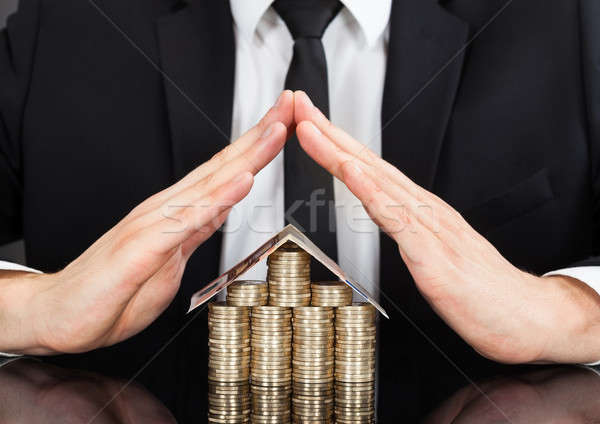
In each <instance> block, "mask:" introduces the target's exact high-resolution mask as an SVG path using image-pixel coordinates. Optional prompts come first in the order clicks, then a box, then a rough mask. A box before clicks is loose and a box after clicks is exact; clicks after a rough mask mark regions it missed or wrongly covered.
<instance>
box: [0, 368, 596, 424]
mask: <svg viewBox="0 0 600 424" xmlns="http://www.w3.org/2000/svg"><path fill="white" fill-rule="evenodd" d="M514 371H517V370H514ZM443 378H444V376H442V375H440V379H443ZM198 384H199V385H202V384H205V383H204V382H198ZM407 385H408V383H407ZM432 386H435V383H432ZM440 386H443V385H440ZM168 389H170V390H173V391H177V390H180V388H177V387H170V388H168ZM433 390H435V387H433ZM419 396H420V394H419V393H418V392H415V393H410V394H409V395H406V394H400V393H399V394H398V399H397V403H396V404H389V405H380V413H383V414H385V412H386V410H387V409H389V408H400V409H406V410H408V409H413V412H412V413H408V414H407V419H406V421H403V422H422V423H432V424H433V423H436V424H438V423H473V424H475V423H476V424H486V423H489V424H492V423H494V424H496V423H514V424H517V423H518V424H521V423H523V424H525V423H527V424H532V423H550V422H560V423H562V424H565V423H592V422H599V421H600V377H598V376H597V375H596V374H595V373H594V372H593V371H591V370H589V369H584V368H579V367H537V368H533V369H520V370H518V371H517V372H510V373H506V374H503V373H501V374H499V375H497V376H496V377H494V378H489V379H485V380H484V381H478V382H476V385H473V384H465V385H464V386H463V387H462V388H460V389H458V390H457V391H455V392H454V393H452V394H450V396H448V397H446V398H444V399H443V400H441V401H439V402H437V403H436V404H435V405H432V406H431V407H424V408H423V409H421V408H420V407H419V404H421V405H425V404H428V402H427V399H420V398H419ZM167 402H168V401H167ZM197 402H198V410H202V409H203V408H202V406H201V404H203V403H205V401H204V399H198V400H197ZM184 409H187V408H184ZM0 422H2V423H19V424H29V423H74V424H75V423H82V424H87V423H90V422H92V423H97V424H101V423H102V424H104V423H144V424H153V423H156V424H158V423H161V424H162V423H164V424H166V423H176V422H179V423H192V422H194V423H202V422H206V418H205V416H204V414H201V415H200V416H198V417H197V419H194V418H193V417H190V416H188V417H179V416H178V405H176V404H175V405H171V406H170V408H169V407H167V405H166V404H165V402H163V401H162V400H161V398H160V396H159V395H157V394H156V393H152V392H151V391H150V390H148V389H147V388H145V387H144V386H143V385H142V384H140V383H139V382H136V381H133V382H132V383H130V384H128V385H127V381H126V380H122V379H118V378H113V377H107V376H103V375H99V374H96V373H91V372H86V371H77V370H71V369H65V368H61V367H57V366H54V365H51V364H48V363H45V362H39V361H35V360H28V359H23V360H18V361H15V362H12V363H10V364H8V365H5V366H4V367H2V368H1V369H0ZM379 422H387V421H385V420H382V419H380V420H379Z"/></svg>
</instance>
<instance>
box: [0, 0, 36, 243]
mask: <svg viewBox="0 0 600 424" xmlns="http://www.w3.org/2000/svg"><path fill="white" fill-rule="evenodd" d="M38 11H39V2H38V0H21V2H20V5H19V10H18V12H17V13H15V14H14V15H12V16H10V17H9V19H8V21H7V25H6V28H4V29H2V30H1V32H0V245H1V244H5V243H7V242H10V241H12V240H16V239H18V238H20V237H21V236H22V200H23V181H22V161H21V128H22V121H23V113H24V109H25V104H26V102H27V93H28V87H29V83H30V79H31V70H32V67H33V66H32V65H33V57H34V54H35V45H36V41H37V32H38V15H39V13H38Z"/></svg>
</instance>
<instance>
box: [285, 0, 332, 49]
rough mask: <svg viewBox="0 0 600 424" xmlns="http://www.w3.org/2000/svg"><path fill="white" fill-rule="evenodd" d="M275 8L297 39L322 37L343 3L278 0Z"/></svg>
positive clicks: (318, 0)
mask: <svg viewBox="0 0 600 424" xmlns="http://www.w3.org/2000/svg"><path fill="white" fill-rule="evenodd" d="M273 8H274V9H275V11H276V12H277V13H278V14H279V16H281V19H283V21H284V22H285V24H286V25H287V27H288V29H289V31H290V33H291V34H292V37H293V38H294V40H296V39H298V38H321V37H322V36H323V33H324V32H325V29H326V28H327V26H328V25H329V23H330V22H331V21H332V20H333V18H335V15H337V13H338V12H339V11H340V9H341V8H342V3H340V1H339V0H276V1H275V2H274V3H273Z"/></svg>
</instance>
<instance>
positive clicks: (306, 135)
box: [296, 121, 323, 141]
mask: <svg viewBox="0 0 600 424" xmlns="http://www.w3.org/2000/svg"><path fill="white" fill-rule="evenodd" d="M296 134H298V139H299V140H301V141H302V139H313V138H315V137H320V136H322V135H323V133H322V132H321V131H320V130H319V129H318V128H317V126H316V125H315V124H313V123H312V122H311V121H301V122H300V123H299V124H298V125H297V126H296Z"/></svg>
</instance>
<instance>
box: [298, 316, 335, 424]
mask: <svg viewBox="0 0 600 424" xmlns="http://www.w3.org/2000/svg"><path fill="white" fill-rule="evenodd" d="M333 320H334V310H333V308H332V307H314V306H308V307H298V308H294V319H293V327H294V340H293V350H292V363H293V369H294V372H293V394H292V417H293V420H294V422H296V423H309V422H310V423H313V422H319V423H329V422H333V410H334V379H333V375H334V351H333V345H334V325H333Z"/></svg>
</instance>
